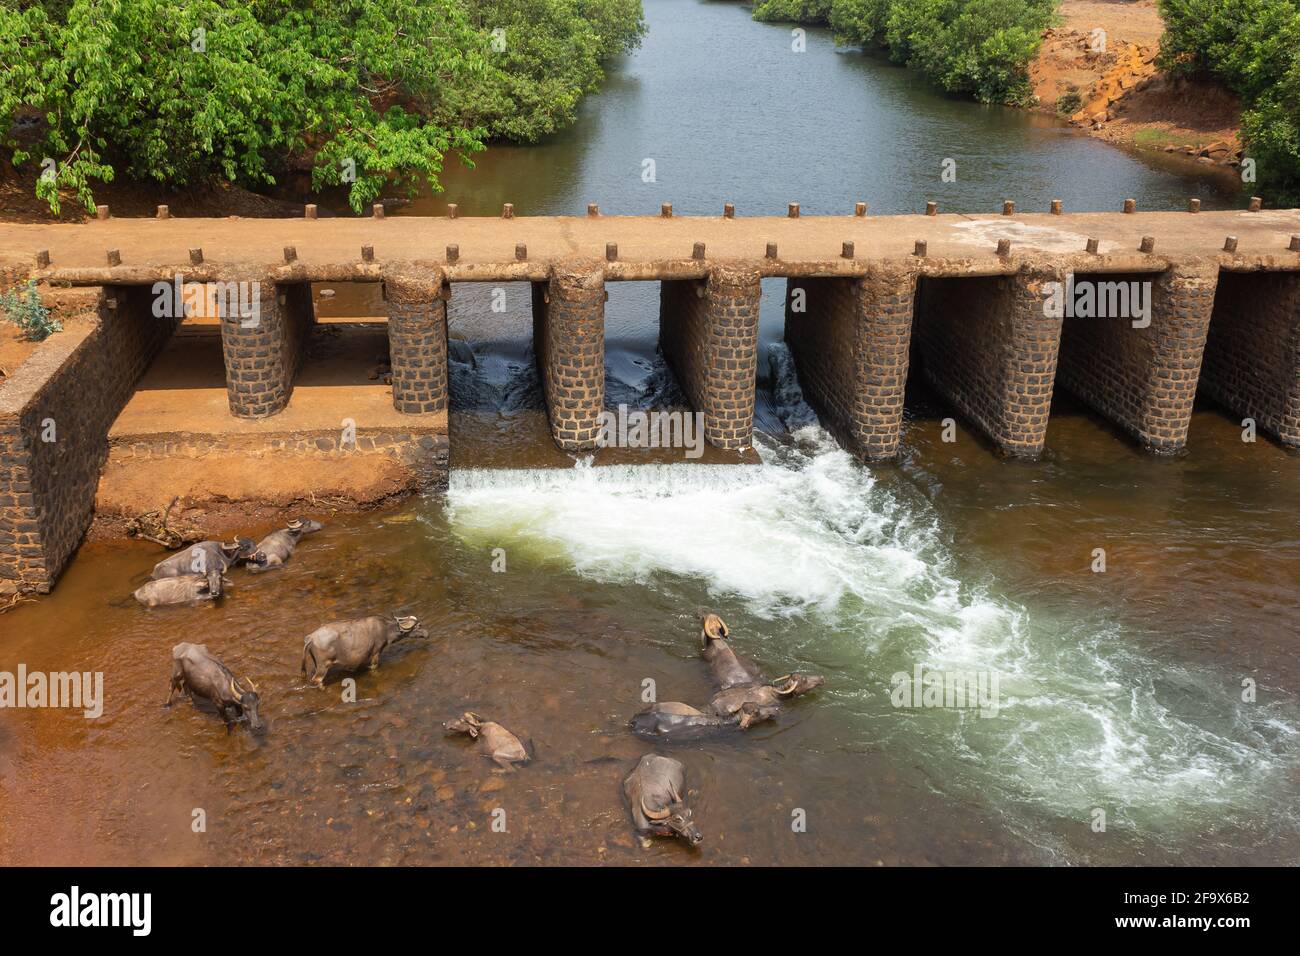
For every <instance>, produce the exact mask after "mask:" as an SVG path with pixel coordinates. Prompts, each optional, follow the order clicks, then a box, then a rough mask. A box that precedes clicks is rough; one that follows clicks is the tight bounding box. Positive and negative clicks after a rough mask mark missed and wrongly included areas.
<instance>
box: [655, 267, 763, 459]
mask: <svg viewBox="0 0 1300 956" xmlns="http://www.w3.org/2000/svg"><path fill="white" fill-rule="evenodd" d="M659 288H660V293H659V346H660V349H661V351H662V352H663V354H664V359H665V360H666V361H667V362H668V365H669V367H670V368H671V369H672V370H673V374H674V375H675V376H676V377H677V382H678V384H679V385H681V387H682V391H684V392H685V393H686V396H687V398H689V399H690V402H691V405H692V407H693V408H695V409H696V410H697V411H700V412H702V413H703V414H704V438H705V440H706V441H707V442H708V443H709V444H710V445H713V446H714V447H716V448H730V449H740V448H748V447H749V446H750V444H751V443H752V441H753V435H754V400H755V396H754V389H755V383H756V381H757V378H758V316H759V303H760V300H761V298H762V293H763V289H762V283H761V280H760V278H759V275H758V273H757V272H756V271H753V272H749V271H745V270H735V269H722V268H719V269H714V270H713V271H712V272H710V274H709V277H708V278H707V279H705V280H698V279H696V280H682V281H672V282H669V281H664V282H662V283H660V287H659Z"/></svg>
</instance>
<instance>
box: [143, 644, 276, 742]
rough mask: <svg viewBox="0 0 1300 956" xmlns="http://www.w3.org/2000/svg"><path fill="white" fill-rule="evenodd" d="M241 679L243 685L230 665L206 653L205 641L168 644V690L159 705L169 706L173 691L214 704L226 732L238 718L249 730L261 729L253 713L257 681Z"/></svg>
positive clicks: (255, 713)
mask: <svg viewBox="0 0 1300 956" xmlns="http://www.w3.org/2000/svg"><path fill="white" fill-rule="evenodd" d="M244 682H245V683H246V684H247V685H248V686H247V687H241V686H240V683H239V681H238V680H237V679H236V678H235V675H234V674H233V673H231V671H230V668H228V667H227V666H226V665H225V664H223V663H221V661H219V660H217V659H216V658H215V657H213V656H212V655H211V654H209V653H208V649H207V647H206V646H205V645H203V644H189V643H182V644H177V645H176V646H175V647H173V648H172V684H171V690H170V691H168V693H167V703H165V704H164V705H163V706H164V707H170V706H171V705H172V700H173V699H174V698H175V696H176V694H177V693H182V694H187V695H188V696H190V697H191V698H193V697H202V698H204V699H206V700H209V701H211V702H212V703H213V704H215V705H216V707H217V713H218V714H220V715H221V719H222V720H223V721H225V723H226V733H230V728H231V727H232V726H234V724H235V722H236V721H237V720H239V719H241V718H247V720H248V729H249V730H251V731H253V732H254V733H261V732H262V731H263V730H264V729H265V725H264V724H263V723H262V718H261V717H259V716H258V713H257V705H258V704H259V703H260V698H259V697H258V696H257V685H256V684H254V683H253V682H252V681H251V680H248V679H247V678H245V681H244Z"/></svg>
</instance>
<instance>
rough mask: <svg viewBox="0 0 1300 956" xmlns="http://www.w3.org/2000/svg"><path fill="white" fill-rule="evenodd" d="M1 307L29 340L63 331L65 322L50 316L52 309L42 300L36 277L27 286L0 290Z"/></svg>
mask: <svg viewBox="0 0 1300 956" xmlns="http://www.w3.org/2000/svg"><path fill="white" fill-rule="evenodd" d="M0 309H2V310H4V314H5V318H6V319H7V320H8V321H10V322H12V323H14V324H15V325H17V326H18V328H19V329H21V330H22V335H23V338H25V339H27V340H28V341H31V342H40V341H43V340H44V339H47V338H49V336H50V335H51V334H52V333H54V332H62V331H63V324H62V323H61V322H59V321H58V320H57V319H52V318H50V310H49V309H47V308H45V304H44V303H43V302H41V296H40V293H38V292H37V291H36V280H35V279H30V280H28V282H27V285H26V286H18V287H15V288H13V289H10V290H9V291H8V292H0Z"/></svg>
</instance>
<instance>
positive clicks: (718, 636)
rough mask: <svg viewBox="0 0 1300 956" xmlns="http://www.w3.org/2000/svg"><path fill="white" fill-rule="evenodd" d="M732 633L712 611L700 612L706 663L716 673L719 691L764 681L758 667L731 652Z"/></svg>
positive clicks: (714, 675)
mask: <svg viewBox="0 0 1300 956" xmlns="http://www.w3.org/2000/svg"><path fill="white" fill-rule="evenodd" d="M730 633H731V630H730V629H729V628H728V627H727V624H726V622H725V621H723V620H722V618H720V617H718V615H716V614H713V613H711V612H709V611H701V612H700V641H701V643H702V644H703V646H704V650H703V654H704V659H705V660H706V661H708V662H709V669H710V670H712V671H713V680H714V681H715V682H716V683H717V685H718V688H719V689H720V690H726V689H727V688H728V687H736V686H738V685H740V684H752V683H754V682H755V681H758V680H762V677H763V674H762V672H761V671H760V670H759V669H758V665H757V664H755V663H754V662H753V661H751V660H749V659H748V658H745V657H742V656H741V655H739V654H737V653H736V652H735V651H734V650H732V648H731V645H730V644H728V643H727V636H728V635H729V634H730Z"/></svg>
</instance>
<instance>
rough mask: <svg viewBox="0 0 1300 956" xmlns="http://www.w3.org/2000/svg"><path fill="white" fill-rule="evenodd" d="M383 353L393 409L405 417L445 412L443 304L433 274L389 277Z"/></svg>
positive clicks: (445, 369)
mask: <svg viewBox="0 0 1300 956" xmlns="http://www.w3.org/2000/svg"><path fill="white" fill-rule="evenodd" d="M384 285H385V289H386V292H387V295H388V351H389V361H390V364H391V368H392V372H393V407H394V408H396V409H397V410H398V411H399V412H406V413H408V414H413V415H414V414H427V413H430V412H441V411H445V410H446V408H447V303H446V302H445V301H444V300H443V298H442V277H441V276H440V275H437V274H428V275H421V276H416V275H403V276H390V277H388V278H386V279H385V282H384Z"/></svg>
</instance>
